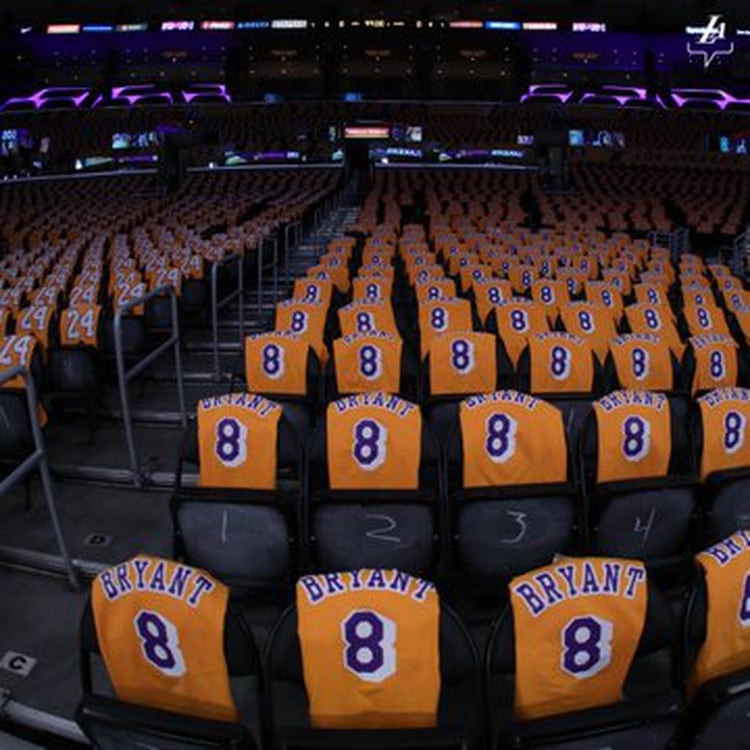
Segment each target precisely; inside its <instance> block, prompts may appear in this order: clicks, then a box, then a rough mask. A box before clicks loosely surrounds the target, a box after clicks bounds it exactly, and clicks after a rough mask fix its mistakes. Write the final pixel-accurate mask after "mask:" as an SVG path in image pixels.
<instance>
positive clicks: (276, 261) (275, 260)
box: [270, 232, 279, 304]
mask: <svg viewBox="0 0 750 750" xmlns="http://www.w3.org/2000/svg"><path fill="white" fill-rule="evenodd" d="M270 240H271V242H272V243H273V301H274V304H275V303H276V300H277V299H278V298H279V235H278V234H277V233H276V232H274V233H273V234H272V235H271V237H270Z"/></svg>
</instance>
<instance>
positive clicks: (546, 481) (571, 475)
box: [442, 391, 578, 588]
mask: <svg viewBox="0 0 750 750" xmlns="http://www.w3.org/2000/svg"><path fill="white" fill-rule="evenodd" d="M442 429H444V430H445V431H446V432H447V433H448V434H449V435H450V437H449V439H448V442H447V447H446V452H445V456H446V462H445V472H446V479H445V487H446V492H447V495H448V507H447V509H446V510H447V518H448V519H449V528H450V533H449V534H448V536H449V538H450V539H452V540H454V547H453V548H452V549H451V553H452V554H453V556H455V558H456V562H457V567H458V568H459V570H461V571H462V572H464V573H467V574H469V575H470V576H471V578H470V579H468V580H469V583H471V582H475V583H477V584H481V583H482V581H480V580H479V579H483V581H488V582H491V583H492V585H493V586H494V587H495V588H496V585H497V579H498V577H500V578H504V579H507V578H509V577H510V576H512V575H515V574H517V573H519V572H521V571H524V570H530V569H532V568H534V567H536V566H538V565H542V564H544V563H546V562H549V561H550V560H551V559H552V557H553V555H555V554H556V553H559V552H567V551H570V550H571V548H572V546H573V544H574V538H575V529H576V527H577V525H578V524H577V519H576V502H575V494H576V490H575V486H576V483H575V472H574V469H573V461H572V460H571V458H570V454H569V451H568V441H567V436H566V431H565V426H564V423H563V415H562V413H561V412H560V410H558V409H557V408H556V407H554V406H552V405H551V404H548V403H545V402H543V401H541V400H539V399H536V398H533V397H531V396H527V395H525V394H521V393H517V392H515V391H501V392H498V393H495V394H487V395H485V396H475V397H472V398H469V399H467V400H465V401H464V402H462V404H461V406H460V409H454V410H453V411H452V417H451V420H448V419H446V421H445V422H444V424H443V427H442ZM488 458H489V460H488Z"/></svg>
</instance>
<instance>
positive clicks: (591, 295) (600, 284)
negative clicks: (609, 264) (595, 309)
mask: <svg viewBox="0 0 750 750" xmlns="http://www.w3.org/2000/svg"><path fill="white" fill-rule="evenodd" d="M586 299H587V300H588V301H589V302H594V303H595V304H597V305H604V307H606V308H607V310H609V311H610V313H612V317H613V318H615V320H619V319H620V317H622V310H623V302H622V294H620V292H619V291H618V290H617V289H615V288H614V287H613V286H612V285H611V284H608V283H607V282H606V281H587V282H586Z"/></svg>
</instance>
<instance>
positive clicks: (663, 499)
mask: <svg viewBox="0 0 750 750" xmlns="http://www.w3.org/2000/svg"><path fill="white" fill-rule="evenodd" d="M579 458H580V461H581V476H582V477H583V478H584V492H585V498H584V500H585V513H586V522H587V528H588V533H589V543H590V548H591V550H592V552H594V553H595V554H608V555H615V556H618V557H628V558H636V559H641V560H645V561H647V562H648V563H649V565H650V571H651V572H652V573H655V572H656V570H657V568H658V567H659V566H663V567H664V568H665V574H666V571H673V570H674V566H679V565H680V564H682V563H684V562H686V558H685V551H686V549H687V546H688V545H687V540H688V535H689V533H690V531H691V526H692V524H693V523H694V521H695V518H694V514H695V510H696V492H695V484H696V481H697V471H696V467H695V454H694V443H693V431H692V430H691V429H690V428H689V406H688V403H687V402H686V401H685V400H684V399H681V398H667V397H666V396H664V395H663V394H655V393H650V392H646V391H615V392H613V393H611V394H609V395H608V396H605V397H604V398H602V399H600V400H599V401H597V402H596V403H595V404H594V409H593V411H592V414H591V415H590V416H589V417H588V418H587V420H586V422H585V424H584V426H583V430H582V432H581V443H580V449H579Z"/></svg>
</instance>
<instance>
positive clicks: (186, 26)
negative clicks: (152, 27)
mask: <svg viewBox="0 0 750 750" xmlns="http://www.w3.org/2000/svg"><path fill="white" fill-rule="evenodd" d="M193 29H195V21H164V22H163V23H162V25H161V30H162V31H193Z"/></svg>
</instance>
